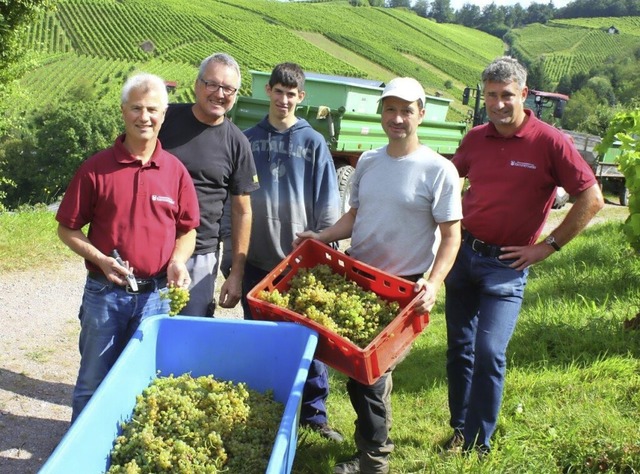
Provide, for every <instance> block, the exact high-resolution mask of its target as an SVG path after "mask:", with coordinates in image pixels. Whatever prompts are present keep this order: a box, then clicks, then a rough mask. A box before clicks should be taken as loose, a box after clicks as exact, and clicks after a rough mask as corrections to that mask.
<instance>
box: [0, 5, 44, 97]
mask: <svg viewBox="0 0 640 474" xmlns="http://www.w3.org/2000/svg"><path fill="white" fill-rule="evenodd" d="M53 1H54V0H4V1H2V2H0V85H4V84H7V82H8V81H10V80H13V79H15V78H17V77H19V76H20V71H19V70H18V69H16V66H17V63H18V61H19V59H20V58H21V57H22V56H23V55H24V49H23V48H22V46H21V45H20V41H19V39H20V36H21V35H22V34H23V31H24V27H25V26H26V25H29V24H30V23H31V22H32V21H33V19H34V17H35V16H36V15H37V14H39V13H40V12H42V11H44V10H45V9H49V8H52V7H53Z"/></svg>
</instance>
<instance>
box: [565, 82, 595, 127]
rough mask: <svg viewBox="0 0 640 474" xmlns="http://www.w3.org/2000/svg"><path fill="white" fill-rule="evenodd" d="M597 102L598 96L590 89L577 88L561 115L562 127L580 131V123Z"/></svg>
mask: <svg viewBox="0 0 640 474" xmlns="http://www.w3.org/2000/svg"><path fill="white" fill-rule="evenodd" d="M597 103H598V97H597V96H596V93H595V92H594V91H593V90H592V89H583V90H579V91H578V92H576V93H575V94H573V95H572V96H571V100H569V102H568V103H567V107H566V108H565V110H564V115H563V116H562V128H565V129H567V130H577V131H581V130H582V123H583V122H584V121H585V118H586V117H588V116H589V115H590V114H591V112H593V109H594V107H595V105H596V104H597Z"/></svg>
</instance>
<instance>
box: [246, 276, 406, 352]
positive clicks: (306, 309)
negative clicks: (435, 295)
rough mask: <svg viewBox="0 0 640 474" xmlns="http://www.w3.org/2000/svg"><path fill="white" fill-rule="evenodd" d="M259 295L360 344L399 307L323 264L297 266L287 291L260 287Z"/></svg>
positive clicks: (375, 334) (382, 327)
mask: <svg viewBox="0 0 640 474" xmlns="http://www.w3.org/2000/svg"><path fill="white" fill-rule="evenodd" d="M258 298H259V299H262V300H264V301H267V302H269V303H272V304H275V305H277V306H280V307H282V308H288V309H290V310H292V311H295V312H296V313H298V314H302V315H305V316H307V317H308V318H309V319H312V320H313V321H315V322H317V323H318V324H321V325H322V326H324V327H326V328H327V329H329V330H330V331H333V332H335V333H336V334H338V335H340V336H342V337H344V338H345V339H348V340H349V341H351V342H353V343H354V344H356V345H357V346H359V347H361V348H364V347H366V346H367V345H369V343H370V342H371V341H373V339H375V337H376V336H377V335H378V334H379V333H380V332H381V331H382V330H383V329H384V328H385V327H386V326H387V325H388V324H389V323H390V322H391V321H393V319H394V318H395V317H396V316H397V315H398V313H399V311H400V305H399V304H398V303H397V302H395V301H392V302H388V301H386V300H384V299H382V298H380V297H379V296H378V295H376V294H375V293H374V292H373V291H368V290H365V289H364V288H362V287H361V286H359V285H358V284H356V283H355V282H354V281H353V280H349V279H347V278H346V277H345V276H342V275H339V274H337V273H334V272H333V270H332V269H331V267H330V266H328V265H325V264H320V265H316V266H315V267H312V268H301V269H299V270H298V272H297V273H296V275H294V276H293V277H292V278H291V282H290V288H289V291H288V292H285V293H280V292H279V291H278V290H273V291H271V292H269V291H266V290H263V291H261V292H260V293H259V294H258Z"/></svg>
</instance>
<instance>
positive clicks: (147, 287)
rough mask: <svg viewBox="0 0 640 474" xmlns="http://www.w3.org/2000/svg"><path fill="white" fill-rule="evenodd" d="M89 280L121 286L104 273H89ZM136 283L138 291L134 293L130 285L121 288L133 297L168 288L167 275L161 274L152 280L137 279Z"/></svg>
mask: <svg viewBox="0 0 640 474" xmlns="http://www.w3.org/2000/svg"><path fill="white" fill-rule="evenodd" d="M89 278H91V279H92V280H95V281H98V282H100V283H102V284H105V285H115V286H121V285H118V284H117V283H114V282H112V281H110V280H109V279H108V278H107V277H106V276H105V275H104V274H103V273H98V272H89ZM136 283H138V291H133V290H132V289H131V287H130V286H129V285H125V286H124V287H122V286H121V287H122V288H124V289H125V290H126V292H127V293H131V294H132V295H137V294H140V293H151V292H152V291H156V290H158V289H160V288H164V287H166V286H167V274H166V273H161V274H160V275H157V276H155V277H151V278H136Z"/></svg>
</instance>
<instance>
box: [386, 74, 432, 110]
mask: <svg viewBox="0 0 640 474" xmlns="http://www.w3.org/2000/svg"><path fill="white" fill-rule="evenodd" d="M385 97H397V98H399V99H402V100H406V101H407V102H415V101H421V102H422V108H424V106H425V103H426V99H425V93H424V89H423V88H422V86H421V85H420V83H419V82H418V81H416V80H415V79H414V78H413V77H396V78H395V79H392V80H391V81H389V84H387V85H386V86H385V88H384V90H383V91H382V96H381V97H380V100H381V101H382V99H384V98H385Z"/></svg>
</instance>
